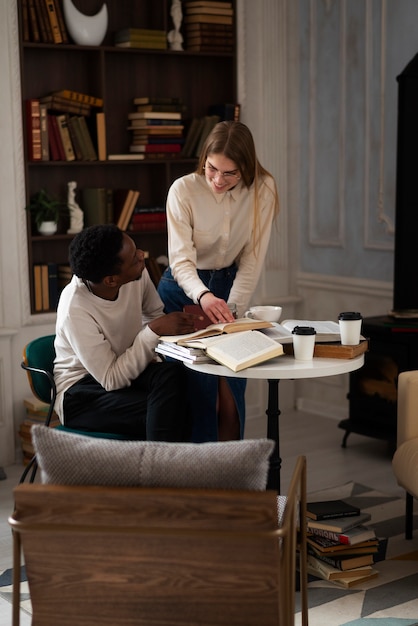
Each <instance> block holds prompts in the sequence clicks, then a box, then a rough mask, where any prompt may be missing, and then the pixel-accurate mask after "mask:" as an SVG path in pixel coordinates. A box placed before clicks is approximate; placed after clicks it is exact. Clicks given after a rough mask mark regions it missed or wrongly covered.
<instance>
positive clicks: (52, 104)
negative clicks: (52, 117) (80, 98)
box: [39, 94, 92, 115]
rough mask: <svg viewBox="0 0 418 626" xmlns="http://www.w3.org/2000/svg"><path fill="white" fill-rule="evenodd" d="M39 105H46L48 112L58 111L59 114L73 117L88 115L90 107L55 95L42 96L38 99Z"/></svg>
mask: <svg viewBox="0 0 418 626" xmlns="http://www.w3.org/2000/svg"><path fill="white" fill-rule="evenodd" d="M39 102H40V103H41V104H46V106H47V108H48V110H49V111H58V112H60V113H74V114H75V115H90V114H91V110H92V107H91V106H90V104H85V103H84V102H77V101H76V100H69V99H68V98H63V97H61V96H57V95H55V94H50V95H48V96H42V98H39Z"/></svg>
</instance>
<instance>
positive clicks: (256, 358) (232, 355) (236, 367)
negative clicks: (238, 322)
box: [206, 330, 283, 372]
mask: <svg viewBox="0 0 418 626" xmlns="http://www.w3.org/2000/svg"><path fill="white" fill-rule="evenodd" d="M206 353H207V354H208V355H209V356H211V357H212V358H213V359H214V360H215V361H218V362H219V363H221V364H222V365H226V366H227V367H229V368H230V369H232V370H233V371H234V372H238V371H240V370H242V369H245V368H246V367H251V366H252V365H256V364H258V363H262V362H264V361H266V360H268V359H271V358H273V357H275V356H280V355H281V354H283V348H282V346H281V344H280V343H277V342H275V341H274V340H271V339H270V338H269V337H266V336H265V335H263V334H262V333H260V332H258V331H251V330H249V331H243V332H240V333H234V334H230V335H228V336H222V337H218V338H217V340H214V339H213V338H212V339H210V340H209V341H208V343H207V345H206Z"/></svg>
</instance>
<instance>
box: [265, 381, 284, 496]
mask: <svg viewBox="0 0 418 626" xmlns="http://www.w3.org/2000/svg"><path fill="white" fill-rule="evenodd" d="M267 382H268V386H269V389H268V406H267V411H266V415H267V438H268V439H272V440H273V441H274V443H275V445H274V450H273V452H272V454H271V457H270V468H269V474H268V479H267V489H274V490H275V491H277V493H280V468H281V465H282V460H281V458H280V435H279V432H280V430H279V416H280V410H279V382H280V380H279V379H277V378H276V379H268V381H267Z"/></svg>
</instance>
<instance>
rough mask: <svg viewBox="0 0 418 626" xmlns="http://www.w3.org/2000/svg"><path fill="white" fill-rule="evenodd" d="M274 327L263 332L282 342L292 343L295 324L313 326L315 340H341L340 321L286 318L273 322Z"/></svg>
mask: <svg viewBox="0 0 418 626" xmlns="http://www.w3.org/2000/svg"><path fill="white" fill-rule="evenodd" d="M272 326H273V328H269V329H266V330H264V331H263V332H264V333H265V334H266V335H267V336H268V337H271V339H275V340H276V341H279V342H280V343H292V342H293V335H292V330H293V329H294V328H295V326H312V328H315V330H316V336H315V342H324V343H325V342H330V341H341V335H340V326H339V324H338V322H332V321H314V320H285V321H284V322H281V323H280V324H279V323H273V324H272Z"/></svg>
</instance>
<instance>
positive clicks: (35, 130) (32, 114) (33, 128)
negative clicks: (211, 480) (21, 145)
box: [25, 98, 42, 161]
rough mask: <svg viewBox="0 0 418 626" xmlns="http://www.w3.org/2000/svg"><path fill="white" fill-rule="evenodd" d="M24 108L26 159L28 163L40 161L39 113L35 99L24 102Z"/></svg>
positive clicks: (37, 102)
mask: <svg viewBox="0 0 418 626" xmlns="http://www.w3.org/2000/svg"><path fill="white" fill-rule="evenodd" d="M25 108H26V133H27V146H28V158H29V160H30V161H42V142H41V111H40V103H39V100H38V99H37V98H29V99H27V100H26V101H25Z"/></svg>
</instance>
